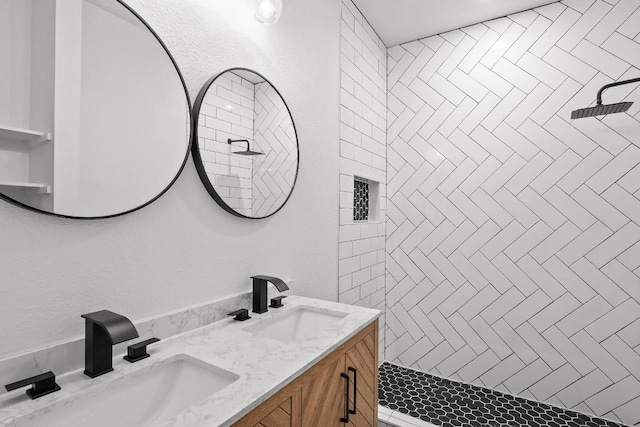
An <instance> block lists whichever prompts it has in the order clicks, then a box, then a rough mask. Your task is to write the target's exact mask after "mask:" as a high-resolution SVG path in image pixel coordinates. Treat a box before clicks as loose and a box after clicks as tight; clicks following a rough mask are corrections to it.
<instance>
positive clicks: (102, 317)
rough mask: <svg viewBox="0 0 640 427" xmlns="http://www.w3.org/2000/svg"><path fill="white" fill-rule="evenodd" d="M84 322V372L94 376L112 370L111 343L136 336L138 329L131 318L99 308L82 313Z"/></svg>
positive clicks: (117, 342)
mask: <svg viewBox="0 0 640 427" xmlns="http://www.w3.org/2000/svg"><path fill="white" fill-rule="evenodd" d="M81 317H83V318H84V319H85V320H86V323H85V342H84V365H85V371H84V373H85V374H86V375H87V376H89V377H91V378H95V377H97V376H100V375H103V374H106V373H107V372H111V371H113V345H114V344H119V343H121V342H124V341H128V340H131V339H134V338H138V336H139V335H138V331H137V330H136V327H135V326H134V325H133V323H132V322H131V320H129V319H127V318H126V317H124V316H122V315H120V314H117V313H114V312H111V311H108V310H101V311H96V312H94V313H88V314H83V315H82V316H81Z"/></svg>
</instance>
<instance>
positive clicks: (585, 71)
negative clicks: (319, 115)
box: [343, 0, 640, 424]
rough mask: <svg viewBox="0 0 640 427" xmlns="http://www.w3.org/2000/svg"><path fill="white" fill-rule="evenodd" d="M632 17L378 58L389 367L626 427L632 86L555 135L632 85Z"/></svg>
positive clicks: (525, 19) (577, 19) (638, 358)
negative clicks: (625, 82) (614, 109)
mask: <svg viewBox="0 0 640 427" xmlns="http://www.w3.org/2000/svg"><path fill="white" fill-rule="evenodd" d="M639 17H640V2H638V1H637V0H620V1H615V2H605V1H602V0H596V1H584V2H577V1H563V2H559V3H553V4H550V5H548V6H544V7H540V8H537V9H534V10H529V11H526V12H522V13H518V14H515V15H511V16H507V17H504V18H500V19H496V20H492V21H488V22H484V23H481V24H477V25H473V26H471V27H467V28H462V29H460V30H456V31H452V32H449V33H445V34H441V35H437V36H433V37H429V38H425V39H422V40H417V41H413V42H410V43H407V44H403V45H400V46H396V47H393V48H391V49H389V51H388V54H389V55H388V58H389V62H388V87H389V99H388V129H387V132H388V141H389V146H388V153H387V156H388V165H387V168H388V178H389V181H388V182H387V191H388V196H389V199H388V201H387V214H388V222H387V245H386V250H387V272H388V274H387V295H386V304H387V307H388V309H387V318H386V322H387V329H386V345H387V347H386V357H387V359H388V360H391V361H394V362H397V363H399V364H402V365H406V366H412V367H416V368H419V369H422V370H425V371H429V372H432V373H434V374H437V375H441V376H445V377H449V378H453V379H457V380H461V381H466V382H471V383H474V384H478V385H482V386H487V387H491V388H495V389H498V390H502V391H506V392H509V393H513V394H517V395H521V396H524V397H529V398H533V399H537V400H541V401H546V402H549V403H551V404H557V405H561V406H564V407H568V408H571V409H575V410H578V411H583V412H587V413H591V414H595V415H598V416H603V417H605V418H609V419H611V420H615V421H622V422H624V423H627V424H638V423H640V102H639V101H640V87H638V85H635V86H623V87H620V88H616V89H611V90H609V91H607V92H606V93H605V95H604V98H605V103H607V102H609V103H613V102H618V101H620V100H623V99H627V100H629V101H635V102H636V103H635V104H634V106H633V107H632V108H631V110H629V114H617V115H612V116H608V117H605V118H603V119H595V118H590V119H583V120H577V121H571V120H570V119H569V117H570V112H571V111H572V110H573V109H577V108H583V107H587V106H589V105H593V104H594V101H595V99H594V98H595V95H596V92H597V90H598V89H599V88H600V87H601V86H603V85H604V84H606V83H610V82H612V81H616V80H621V79H625V78H631V77H638V76H640V71H639V68H640V39H639V38H638V35H639V34H640V21H639ZM346 34H351V33H349V32H346ZM343 40H344V39H343ZM343 61H344V60H343ZM345 62H346V63H347V64H349V65H350V63H349V62H347V61H345ZM343 85H344V83H343ZM343 92H344V91H343ZM347 99H349V98H348V97H347ZM343 103H344V100H343ZM343 127H344V125H343ZM343 134H344V132H343ZM343 155H344V154H343ZM344 190H345V191H346V187H345V188H344ZM345 251H346V250H345ZM348 259H349V258H346V260H348ZM344 262H345V264H346V263H347V262H348V261H344ZM356 266H357V264H356ZM353 268H354V269H355V266H354V267H353Z"/></svg>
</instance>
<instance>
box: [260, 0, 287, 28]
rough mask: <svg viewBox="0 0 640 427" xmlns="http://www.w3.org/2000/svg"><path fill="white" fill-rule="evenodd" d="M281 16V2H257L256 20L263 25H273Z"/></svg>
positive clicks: (270, 0) (275, 0)
mask: <svg viewBox="0 0 640 427" xmlns="http://www.w3.org/2000/svg"><path fill="white" fill-rule="evenodd" d="M281 14H282V0H258V9H257V10H256V19H257V20H258V21H260V22H262V23H263V24H275V23H276V22H278V19H280V15H281Z"/></svg>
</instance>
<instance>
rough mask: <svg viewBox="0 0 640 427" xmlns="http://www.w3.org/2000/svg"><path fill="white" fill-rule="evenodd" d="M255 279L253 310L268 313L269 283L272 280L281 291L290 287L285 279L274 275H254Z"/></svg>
mask: <svg viewBox="0 0 640 427" xmlns="http://www.w3.org/2000/svg"><path fill="white" fill-rule="evenodd" d="M251 278H252V279H253V312H254V313H258V314H260V313H266V312H267V311H268V309H267V283H268V282H271V283H273V284H274V285H275V287H276V289H278V290H279V291H280V292H284V291H288V290H289V287H288V286H287V284H286V283H284V281H283V280H281V279H278V278H277V277H272V276H252V277H251Z"/></svg>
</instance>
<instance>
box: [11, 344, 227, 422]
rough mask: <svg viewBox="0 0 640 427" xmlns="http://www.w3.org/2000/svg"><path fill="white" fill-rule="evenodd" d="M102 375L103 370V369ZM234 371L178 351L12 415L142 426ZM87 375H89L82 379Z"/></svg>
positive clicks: (222, 383) (216, 387) (220, 384)
mask: <svg viewBox="0 0 640 427" xmlns="http://www.w3.org/2000/svg"><path fill="white" fill-rule="evenodd" d="M107 375H108V374H107ZM238 378H239V377H238V376H237V375H235V374H232V373H231V372H227V371H225V370H223V369H220V368H218V367H215V366H212V365H209V364H206V363H204V362H201V361H199V360H197V359H193V358H191V357H188V356H184V355H180V356H178V357H176V358H172V359H167V360H166V361H165V362H164V363H161V364H159V365H155V366H152V367H150V369H146V370H144V372H140V373H133V374H131V375H129V376H127V377H125V378H120V379H118V380H115V381H113V382H110V383H107V384H104V385H102V386H99V387H97V390H95V391H88V392H86V393H85V394H83V395H82V397H80V398H78V400H76V399H74V398H70V399H67V400H65V401H62V402H60V403H58V404H54V405H52V407H51V408H46V409H45V411H46V413H43V414H42V415H39V416H36V417H33V416H25V417H23V419H21V420H18V421H17V423H16V426H17V427H40V426H42V427H44V426H47V427H57V426H60V427H62V426H65V427H80V426H83V427H86V426H91V427H107V426H108V427H113V426H118V427H125V426H126V427H142V426H151V425H157V424H159V423H162V422H163V421H167V420H169V419H170V418H172V417H174V416H175V415H177V414H178V413H179V412H181V411H183V410H185V409H187V408H189V407H190V406H191V405H194V404H196V403H198V402H199V401H201V400H202V399H204V398H206V397H207V396H210V395H212V394H213V393H216V392H217V391H220V390H222V389H223V388H224V387H226V386H228V385H229V384H231V383H233V382H234V381H236V380H237V379H238ZM87 381H90V380H89V379H87ZM28 418H33V419H28Z"/></svg>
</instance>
